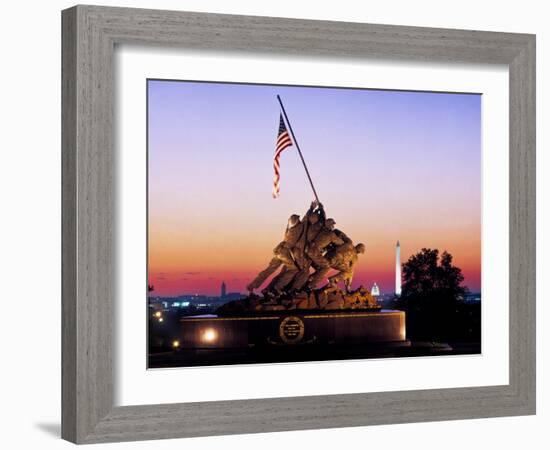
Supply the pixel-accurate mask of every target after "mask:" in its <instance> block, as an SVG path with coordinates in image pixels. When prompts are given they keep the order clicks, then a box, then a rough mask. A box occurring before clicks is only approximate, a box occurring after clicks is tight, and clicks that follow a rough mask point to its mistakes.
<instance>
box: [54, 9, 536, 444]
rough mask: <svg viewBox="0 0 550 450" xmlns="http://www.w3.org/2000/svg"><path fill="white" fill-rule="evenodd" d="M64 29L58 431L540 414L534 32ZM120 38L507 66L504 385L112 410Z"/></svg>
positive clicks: (78, 18)
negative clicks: (115, 105)
mask: <svg viewBox="0 0 550 450" xmlns="http://www.w3.org/2000/svg"><path fill="white" fill-rule="evenodd" d="M62 30H63V44H62V53H63V57H62V80H63V88H62V103H63V112H62V122H63V130H62V131H63V132H62V147H63V149H62V150H63V156H62V173H63V181H62V192H63V194H62V205H63V219H62V224H63V225H62V228H63V229H62V233H63V246H62V257H63V262H62V268H63V280H62V297H63V298H62V315H63V319H62V325H63V331H62V345H63V358H62V359H63V363H62V365H63V368H62V372H63V380H62V407H63V413H62V436H63V438H65V439H68V440H70V441H73V442H77V443H93V442H106V441H124V440H139V439H158V438H176V437H190V436H207V435H220V434H233V433H259V432H270V431H284V430H302V429H314V428H328V427H330V428H333V427H349V426H360V425H370V424H387V423H402V422H412V421H430V420H450V419H465V418H478V417H492V416H510V415H523V414H534V413H535V37H534V36H533V35H528V34H510V33H493V32H483V31H464V30H450V29H435V28H417V27H405V26H388V25H370V24H359V23H343V22H328V21H309V20H294V19H279V18H268V17H247V16H232V15H218V14H202V13H188V12H175V11H155V10H142V9H126V8H108V7H96V6H76V7H73V8H70V9H67V10H65V11H63V13H62ZM118 43H139V44H154V45H159V46H164V47H166V46H172V47H184V48H193V49H216V50H238V51H243V52H247V51H261V52H265V53H266V54H295V55H296V54H298V55H299V54H304V55H325V56H328V57H333V58H339V57H352V58H365V57H379V58H392V59H403V58H405V59H408V60H420V61H451V62H453V61H454V62H468V63H486V64H506V65H507V66H508V68H509V76H510V299H509V301H510V342H509V348H510V382H509V384H508V385H503V386H489V387H472V388H453V389H431V390H420V391H418V390H417V391H404V392H381V393H361V394H346V395H324V396H308V397H285V398H276V399H263V400H238V401H216V402H200V403H179V404H169V405H140V406H121V407H114V404H113V378H114V374H113V364H112V357H113V348H112V345H113V342H112V341H113V319H112V315H113V311H114V302H115V298H114V287H113V286H114V273H115V272H114V263H113V243H114V242H113V241H114V232H113V230H114V223H113V217H114V207H115V203H114V194H113V186H114V180H113V176H114V172H113V162H114V156H115V155H114V152H115V151H116V148H115V147H114V144H113V52H114V46H115V44H118ZM139 282H141V281H139ZM182 376H183V375H182Z"/></svg>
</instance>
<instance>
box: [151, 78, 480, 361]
mask: <svg viewBox="0 0 550 450" xmlns="http://www.w3.org/2000/svg"><path fill="white" fill-rule="evenodd" d="M146 88H147V89H146V95H147V173H148V175H147V192H148V193H147V197H148V198H147V294H146V295H147V325H148V343H147V345H148V348H147V351H148V355H147V361H148V367H149V368H150V369H156V368H168V367H188V366H212V365H228V364H254V363H277V362H299V361H323V360H325V361H326V360H344V359H366V358H401V357H414V356H433V357H444V356H447V355H457V354H479V353H481V301H482V299H481V103H482V96H481V95H480V94H476V93H450V92H449V93H447V92H427V91H406V90H382V89H363V88H343V87H328V86H290V85H284V86H283V85H268V84H245V83H226V82H210V81H208V82H206V81H186V80H164V79H148V80H147V83H146Z"/></svg>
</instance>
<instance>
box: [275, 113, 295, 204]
mask: <svg viewBox="0 0 550 450" xmlns="http://www.w3.org/2000/svg"><path fill="white" fill-rule="evenodd" d="M291 146H292V140H291V139H290V136H289V134H288V131H287V129H286V126H285V122H284V120H283V115H282V114H280V115H279V133H278V134H277V144H276V145H275V157H274V158H273V168H274V169H275V176H274V177H273V198H277V197H278V196H279V180H280V179H281V175H280V172H279V170H280V166H279V157H280V156H281V153H282V152H283V150H284V149H285V148H287V147H291Z"/></svg>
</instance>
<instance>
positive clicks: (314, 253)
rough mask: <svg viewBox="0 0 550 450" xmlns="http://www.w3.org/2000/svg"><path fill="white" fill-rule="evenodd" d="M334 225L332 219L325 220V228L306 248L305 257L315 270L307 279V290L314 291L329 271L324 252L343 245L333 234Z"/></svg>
mask: <svg viewBox="0 0 550 450" xmlns="http://www.w3.org/2000/svg"><path fill="white" fill-rule="evenodd" d="M334 225H336V222H335V221H334V219H327V220H326V221H325V226H324V227H323V228H322V229H321V231H320V232H319V233H318V234H317V236H316V237H315V239H314V241H313V242H311V243H310V244H309V245H308V247H307V252H306V253H307V256H308V258H309V259H310V260H311V265H312V266H313V268H314V269H315V272H314V273H313V275H311V276H310V277H309V281H308V288H309V289H315V287H316V286H317V284H319V283H320V282H321V281H322V279H323V278H324V277H325V275H326V274H327V273H328V271H329V270H330V263H329V260H328V259H327V258H326V257H325V253H326V250H327V249H328V248H329V247H330V246H341V245H343V244H344V240H343V239H341V238H340V237H338V235H337V234H336V233H335V231H334Z"/></svg>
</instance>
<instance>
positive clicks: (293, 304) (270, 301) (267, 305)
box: [216, 286, 380, 315]
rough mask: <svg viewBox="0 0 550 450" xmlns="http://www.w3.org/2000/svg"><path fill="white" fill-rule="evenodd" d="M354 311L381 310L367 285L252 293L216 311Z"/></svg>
mask: <svg viewBox="0 0 550 450" xmlns="http://www.w3.org/2000/svg"><path fill="white" fill-rule="evenodd" d="M346 309H349V310H353V309H380V305H378V302H377V301H376V299H375V298H374V297H373V296H372V295H371V294H370V292H369V291H368V290H367V289H365V288H364V287H363V286H360V287H359V288H358V289H356V290H355V291H351V292H349V293H345V292H343V291H342V290H340V289H338V290H334V291H328V292H327V291H325V290H323V289H317V290H314V291H312V292H309V293H308V292H305V291H300V292H294V293H292V294H281V295H280V296H278V297H271V296H268V297H261V296H258V295H254V294H252V295H250V296H248V297H246V298H243V299H241V300H234V301H231V302H228V303H226V304H225V305H222V306H220V307H219V308H218V309H217V311H216V314H218V315H224V314H240V313H247V312H262V311H292V310H346Z"/></svg>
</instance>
